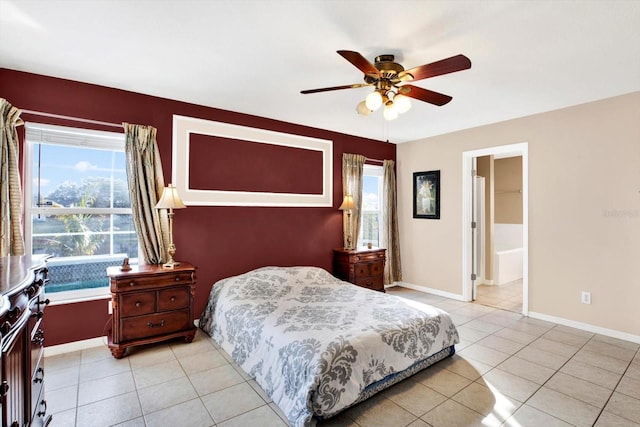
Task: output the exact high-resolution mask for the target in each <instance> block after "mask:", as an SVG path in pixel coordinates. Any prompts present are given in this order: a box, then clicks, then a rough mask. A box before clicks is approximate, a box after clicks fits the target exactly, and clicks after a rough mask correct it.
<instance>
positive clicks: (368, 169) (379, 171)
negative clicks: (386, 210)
mask: <svg viewBox="0 0 640 427" xmlns="http://www.w3.org/2000/svg"><path fill="white" fill-rule="evenodd" d="M362 175H363V176H377V177H380V179H379V180H378V210H365V209H364V207H363V208H362V211H361V212H360V233H358V242H357V245H358V246H357V247H362V246H366V244H367V242H365V241H364V240H363V239H362V236H363V233H362V225H363V224H364V214H365V213H377V214H378V230H379V233H380V232H381V231H382V190H383V186H384V182H383V181H384V168H383V167H382V166H377V165H369V164H365V165H364V169H363V172H362ZM362 196H363V197H364V193H363V195H362ZM381 240H382V236H381V235H378V244H380V243H381Z"/></svg>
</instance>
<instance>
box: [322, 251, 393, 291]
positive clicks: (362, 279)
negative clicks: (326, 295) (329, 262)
mask: <svg viewBox="0 0 640 427" xmlns="http://www.w3.org/2000/svg"><path fill="white" fill-rule="evenodd" d="M386 251H387V250H386V249H360V250H355V249H354V250H346V249H342V248H339V249H334V250H333V275H334V276H336V277H337V278H339V279H342V280H346V281H347V282H351V283H353V284H355V285H358V286H362V287H363V288H367V289H373V290H375V291H380V292H384V262H385V259H386Z"/></svg>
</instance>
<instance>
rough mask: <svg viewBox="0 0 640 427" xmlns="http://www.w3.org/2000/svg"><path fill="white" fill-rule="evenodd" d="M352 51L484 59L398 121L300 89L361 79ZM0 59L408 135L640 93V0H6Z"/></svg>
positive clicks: (275, 114) (342, 127)
mask: <svg viewBox="0 0 640 427" xmlns="http://www.w3.org/2000/svg"><path fill="white" fill-rule="evenodd" d="M340 49H344V50H355V51H358V52H360V53H361V54H362V55H364V56H365V57H366V58H367V59H369V60H370V61H372V62H373V60H374V57H375V56H377V55H380V54H385V53H391V54H395V55H396V60H397V61H399V62H401V63H402V64H403V65H404V66H405V68H412V67H415V66H418V65H422V64H426V63H430V62H433V61H437V60H440V59H443V58H447V57H450V56H453V55H456V54H459V53H462V54H464V55H466V56H468V57H469V58H470V59H471V62H472V64H473V65H472V68H471V69H470V70H465V71H461V72H457V73H452V74H448V75H445V76H440V77H434V78H431V79H426V80H421V81H419V82H416V83H414V84H416V85H418V86H421V87H424V88H428V89H431V90H435V91H438V92H441V93H445V94H448V95H451V96H453V101H451V102H450V103H449V104H447V105H445V106H442V107H436V106H433V105H430V104H426V103H422V102H420V101H415V100H414V101H412V104H413V108H412V109H411V110H410V111H409V112H408V113H406V114H404V115H402V116H400V117H399V118H398V119H397V120H395V121H392V122H386V121H385V120H384V119H383V118H382V112H381V111H378V112H376V113H373V114H371V115H370V116H368V117H364V116H359V115H357V114H356V111H355V107H356V104H357V103H358V102H360V101H361V100H362V99H364V97H365V96H366V95H367V93H369V92H370V90H371V89H370V88H360V89H349V90H342V91H334V92H325V93H317V94H311V95H302V94H300V90H302V89H313V88H319V87H325V86H336V85H344V84H351V83H360V82H362V73H361V72H360V71H359V70H358V69H356V68H355V67H354V66H352V65H351V64H350V63H349V62H347V61H346V60H344V59H343V58H342V57H340V56H339V55H338V54H337V53H336V50H340ZM0 67H4V68H10V69H15V70H22V71H28V72H33V73H39V74H46V75H50V76H55V77H62V78H68V79H72V80H79V81H83V82H89V83H96V84H100V85H104V86H110V87H115V88H120V89H125V90H131V91H135V92H141V93H145V94H150V95H155V96H161V97H166V98H171V99H176V100H181V101H187V102H192V103H196V104H202V105H206V106H211V107H216V108H222V109H226V110H231V111H238V112H242V113H247V114H254V115H258V116H263V117H269V118H273V119H277V120H283V121H286V122H292V123H298V124H303V125H307V126H313V127H318V128H322V129H329V130H334V131H337V132H342V133H346V134H351V135H358V136H363V137H368V138H373V139H378V140H387V139H388V140H389V141H390V142H394V143H399V142H405V141H411V140H416V139H421V138H424V137H428V136H433V135H438V134H443V133H448V132H452V131H456V130H460V129H465V128H470V127H475V126H480V125H484V124H489V123H495V122H499V121H503V120H507V119H511V118H516V117H522V116H526V115H530V114H535V113H539V112H543V111H549V110H554V109H558V108H562V107H566V106H570V105H576V104H580V103H585V102H590V101H594V100H598V99H603V98H607V97H611V96H616V95H621V94H625V93H630V92H634V91H638V90H640V1H638V0H611V1H605V0H601V1H584V0H583V1H580V0H575V1H574V0H571V1H559V0H556V1H551V0H528V1H509V0H498V1H489V0H473V1H451V0H447V1H439V0H429V1H427V0H393V1H382V0H380V1H371V0H370V1H364V0H362V1H356V0H351V1H337V0H336V1H331V0H322V1H309V0H306V1H302V0H298V1H296V0H287V1H285V0H272V1H269V0H262V1H260V0H254V1H241V0H209V1H206V0H183V1H178V0H157V1H156V0H130V1H124V0H123V1H117V0H110V1H107V0H101V1H98V0H86V1H81V0H77V1H62V0H49V1H45V0H40V1H22V0H0ZM0 96H2V94H0ZM17 107H20V106H19V105H17ZM122 120H127V118H126V117H123V118H122Z"/></svg>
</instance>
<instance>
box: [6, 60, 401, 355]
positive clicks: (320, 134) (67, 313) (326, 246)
mask: <svg viewBox="0 0 640 427" xmlns="http://www.w3.org/2000/svg"><path fill="white" fill-rule="evenodd" d="M0 97H2V98H5V99H7V100H8V101H9V102H10V103H11V104H12V105H14V106H15V107H18V108H21V109H27V110H33V111H40V112H46V113H52V114H58V115H64V116H72V117H79V118H84V119H91V120H98V121H103V122H110V123H121V122H127V123H135V124H144V125H151V126H154V127H155V128H157V129H158V134H157V141H158V146H159V149H160V157H161V158H162V165H163V172H164V177H165V182H166V183H168V182H169V181H170V178H171V142H172V141H171V139H172V121H173V114H179V115H183V116H189V117H198V118H203V119H208V120H215V121H220V122H226V123H233V124H238V125H243V126H251V127H255V128H260V129H267V130H272V131H276V132H286V133H290V134H296V135H302V136H308V137H314V138H321V139H328V140H332V141H333V207H331V208H306V207H305V208H273V207H269V208H267V207H264V208H263V207H208V206H190V207H188V209H182V210H180V211H177V212H176V218H175V223H174V241H175V244H176V247H177V253H176V259H177V260H184V261H189V262H191V263H192V264H194V265H196V266H197V267H198V270H197V278H198V284H197V292H196V301H195V311H196V317H199V316H200V312H201V311H202V308H203V307H204V304H205V302H206V299H207V296H208V295H209V291H210V290H211V286H212V285H213V283H215V282H216V281H217V280H219V279H221V278H224V277H227V276H230V275H235V274H240V273H243V272H246V271H248V270H251V269H253V268H257V267H261V266H265V265H282V266H290V265H313V266H319V267H323V268H325V269H327V270H329V271H331V250H332V248H336V247H340V246H342V219H341V218H342V214H341V212H340V211H339V210H338V206H340V203H341V202H342V172H341V165H342V154H343V153H357V154H363V155H365V156H367V157H370V158H374V159H391V160H395V157H396V147H395V145H393V144H389V143H384V142H380V141H374V140H370V139H363V138H357V137H354V136H350V135H344V134H340V133H336V132H330V131H325V130H322V129H317V128H311V127H306V126H300V125H295V124H291V123H285V122H280V121H276V120H271V119H266V118H261V117H256V116H250V115H246V114H241V113H235V112H231V111H225V110H219V109H215V108H209V107H203V106H200V105H194V104H189V103H185V102H179V101H174V100H170V99H164V98H157V97H153V96H148V95H143V94H139V93H135V92H128V91H123V90H118V89H113V88H108V87H104V86H96V85H92V84H86V83H80V82H75V81H70V80H63V79H58V78H52V77H47V76H42V75H36V74H30V73H24V72H19V71H14V70H7V69H2V68H0ZM354 114H355V113H354ZM21 117H22V118H23V119H24V120H25V121H33V122H40V123H51V124H66V125H69V126H75V127H84V128H91V129H100V130H109V131H114V129H115V128H109V127H106V128H105V127H100V126H94V125H87V124H83V123H79V122H65V121H61V120H56V119H45V118H43V117H40V116H34V115H29V114H23V115H22V116H21ZM223 147H224V144H209V145H206V144H202V145H199V146H198V150H199V155H203V156H207V155H208V156H209V157H215V155H216V154H220V153H219V152H218V153H216V152H215V150H218V151H219V150H224V148H223ZM234 149H235V147H234ZM207 150H209V152H207ZM222 154H224V153H222ZM232 154H233V155H237V154H238V153H237V152H234V153H232ZM205 181H206V180H205ZM311 192H314V191H311ZM108 317H109V316H108V315H107V303H106V301H105V300H101V301H92V302H86V303H75V304H67V305H60V306H54V307H49V308H48V309H47V316H46V325H45V327H46V336H47V343H46V344H47V345H56V344H62V343H67V342H71V341H77V340H81V339H87V338H94V337H98V336H102V335H103V331H104V327H105V323H106V322H107V320H108Z"/></svg>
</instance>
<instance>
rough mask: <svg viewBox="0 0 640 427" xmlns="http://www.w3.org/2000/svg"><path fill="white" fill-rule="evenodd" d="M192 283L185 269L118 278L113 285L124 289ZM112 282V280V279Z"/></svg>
mask: <svg viewBox="0 0 640 427" xmlns="http://www.w3.org/2000/svg"><path fill="white" fill-rule="evenodd" d="M191 283H192V279H191V273H189V272H186V271H180V272H178V271H177V272H173V273H165V274H156V275H146V276H133V277H125V278H118V279H116V280H115V287H116V290H118V291H126V290H131V289H135V288H143V289H144V288H147V287H158V286H170V285H183V284H184V285H190V284H191ZM112 284H113V281H112Z"/></svg>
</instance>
